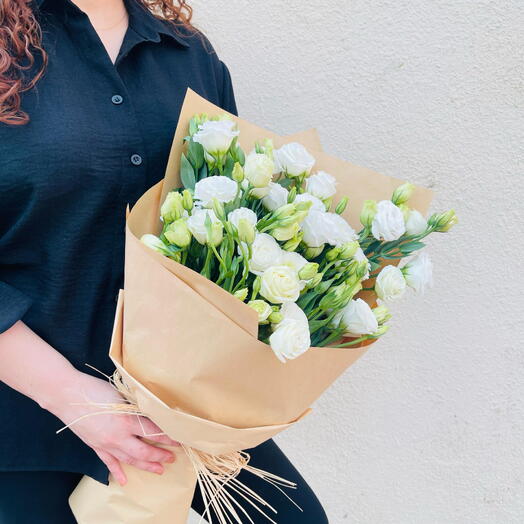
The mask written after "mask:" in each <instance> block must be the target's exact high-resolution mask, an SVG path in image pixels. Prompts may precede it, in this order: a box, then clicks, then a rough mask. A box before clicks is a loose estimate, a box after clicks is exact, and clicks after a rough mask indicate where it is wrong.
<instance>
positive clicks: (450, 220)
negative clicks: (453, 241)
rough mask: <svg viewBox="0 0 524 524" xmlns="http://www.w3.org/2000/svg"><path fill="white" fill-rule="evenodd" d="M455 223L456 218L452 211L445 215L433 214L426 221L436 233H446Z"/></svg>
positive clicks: (456, 221)
mask: <svg viewBox="0 0 524 524" xmlns="http://www.w3.org/2000/svg"><path fill="white" fill-rule="evenodd" d="M457 223H458V218H457V215H456V214H455V211H454V210H453V209H450V210H449V211H446V212H445V213H435V214H434V215H431V217H429V220H428V225H429V226H430V227H431V228H433V229H434V230H435V231H436V232H438V233H447V232H448V231H449V230H450V229H451V228H452V227H453V226H454V225H455V224H457Z"/></svg>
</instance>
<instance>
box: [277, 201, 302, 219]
mask: <svg viewBox="0 0 524 524" xmlns="http://www.w3.org/2000/svg"><path fill="white" fill-rule="evenodd" d="M296 212H297V208H296V206H295V205H294V204H286V205H284V206H282V207H279V208H278V209H277V210H276V211H275V212H274V213H273V216H274V217H275V218H277V219H283V218H287V217H290V216H292V215H294V214H295V213H296Z"/></svg>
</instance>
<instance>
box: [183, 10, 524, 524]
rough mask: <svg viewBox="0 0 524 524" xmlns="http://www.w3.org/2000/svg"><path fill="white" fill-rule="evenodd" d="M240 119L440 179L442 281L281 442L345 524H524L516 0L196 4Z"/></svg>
mask: <svg viewBox="0 0 524 524" xmlns="http://www.w3.org/2000/svg"><path fill="white" fill-rule="evenodd" d="M192 3H193V5H194V7H195V13H196V22H197V23H198V24H199V26H200V27H201V28H202V29H204V30H205V31H206V33H207V34H208V35H209V37H210V38H211V40H212V42H213V43H214V45H215V47H216V48H217V50H218V52H219V54H220V56H221V57H222V59H223V60H224V61H225V62H226V63H227V64H228V65H229V68H230V70H231V73H232V75H233V79H234V83H235V86H236V94H237V99H238V105H239V110H240V114H241V116H242V117H244V118H246V119H250V120H253V121H255V122H257V123H258V124H261V125H263V126H267V127H270V128H272V129H274V130H275V131H277V132H280V133H292V132H295V131H298V130H300V129H303V128H306V127H310V126H315V127H317V128H318V129H319V131H320V133H321V136H322V139H323V144H324V147H325V149H326V150H327V151H329V152H330V153H333V154H335V155H339V156H341V157H343V158H346V159H348V160H350V161H352V162H354V163H356V164H361V165H365V166H368V167H371V168H373V169H375V170H377V171H381V172H384V173H386V174H389V175H394V176H398V177H405V178H407V179H409V180H411V181H413V182H415V183H418V184H421V185H426V186H430V187H432V188H433V189H434V190H435V191H436V193H437V196H436V201H435V205H434V209H435V210H437V209H445V208H447V207H455V208H456V210H457V212H458V214H459V216H460V221H461V223H460V225H459V226H458V227H457V228H456V230H455V231H454V232H453V234H452V235H449V236H444V235H442V236H438V237H437V238H434V240H433V241H432V242H431V246H430V249H431V253H432V256H433V258H434V262H435V266H436V267H435V270H436V271H435V273H436V275H435V280H436V285H435V288H434V289H433V290H431V291H430V292H429V293H428V294H427V295H426V296H425V297H424V298H421V299H413V300H409V301H404V302H403V303H401V304H399V305H398V306H397V307H395V310H397V311H398V313H397V314H396V316H395V325H394V328H393V329H392V332H391V333H390V334H389V335H388V336H387V338H386V339H384V340H382V341H381V342H379V343H378V344H377V345H376V346H375V347H374V348H373V350H372V351H370V352H369V354H368V355H367V356H365V357H364V358H363V360H361V361H360V362H359V363H358V364H357V365H356V366H354V367H353V368H351V369H350V370H349V371H348V373H347V374H346V375H345V376H344V377H343V378H342V379H340V381H339V382H338V383H337V384H336V385H335V386H334V387H333V388H332V389H331V390H330V391H329V392H328V393H327V394H326V395H325V397H324V398H323V399H322V400H321V401H320V402H319V403H318V405H317V406H316V410H315V413H314V414H313V415H312V416H310V418H309V419H307V420H305V421H304V422H303V423H302V424H300V425H299V426H298V427H296V428H295V429H292V430H291V431H289V432H288V433H286V434H285V435H283V436H282V437H281V438H279V439H278V441H279V443H280V444H281V445H282V447H283V448H284V449H285V450H286V452H288V454H289V456H290V457H292V459H293V460H294V461H295V462H296V464H297V465H298V466H299V467H300V469H301V470H302V471H303V473H304V475H305V477H306V478H307V479H308V480H309V481H310V483H311V484H312V486H313V487H314V488H315V490H316V491H317V492H318V495H319V497H320V499H321V500H322V501H323V503H324V504H325V507H326V510H327V513H328V515H329V518H330V522H331V523H334V524H344V523H345V522H347V523H363V524H410V523H413V524H433V523H438V524H466V523H475V524H481V523H482V524H484V523H485V524H498V523H501V524H502V523H503V524H509V523H519V524H520V523H522V522H524V485H523V484H524V475H523V468H524V455H523V450H522V442H523V439H524V409H523V404H522V399H523V397H524V381H523V375H524V344H523V336H524V330H523V327H522V324H523V320H524V315H523V306H524V302H523V299H522V294H523V291H524V289H523V288H524V286H523V279H522V276H521V271H522V269H523V264H522V246H523V240H524V235H523V233H524V226H523V219H524V212H523V205H522V199H523V197H524V189H523V184H524V168H523V167H524V166H523V164H524V150H523V144H524V133H523V113H524V75H523V63H524V56H523V55H524V53H523V48H524V36H523V35H524V32H523V27H524V4H523V2H522V0H491V1H490V0H425V1H423V0H371V1H370V0H325V1H323V2H304V1H303V0H302V1H299V0H287V1H286V2H282V1H280V0H265V1H263V2H245V1H240V0H227V1H223V0H221V1H219V0H194V1H193V2H192Z"/></svg>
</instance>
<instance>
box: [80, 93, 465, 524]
mask: <svg viewBox="0 0 524 524" xmlns="http://www.w3.org/2000/svg"><path fill="white" fill-rule="evenodd" d="M241 143H242V144H243V145H244V146H245V149H244V148H243V147H242V146H241ZM430 201H431V192H430V191H428V190H426V189H424V188H420V187H414V186H412V185H410V184H406V183H401V181H399V180H396V179H393V178H390V177H386V176H384V175H380V174H378V173H375V172H373V171H371V170H368V169H365V168H360V167H357V166H354V165H352V164H349V163H347V162H344V161H342V160H339V159H336V158H334V157H330V156H329V155H326V154H325V153H323V152H322V151H320V146H319V143H318V139H317V136H316V134H315V133H314V132H306V133H302V134H299V135H297V136H294V137H288V138H284V137H280V136H278V135H276V134H274V133H271V132H269V131H267V130H264V129H261V128H259V127H257V126H255V125H253V124H251V123H249V122H246V121H244V120H241V119H239V118H237V117H234V116H232V115H224V113H223V111H222V110H220V109H219V108H218V107H216V106H214V105H213V104H210V103H209V102H207V101H206V100H204V99H203V98H201V97H199V96H198V95H196V94H195V93H194V92H192V91H191V90H188V93H187V95H186V99H185V102H184V105H183V108H182V112H181V116H180V120H179V124H178V126H177V130H176V133H175V137H174V141H173V147H172V152H171V156H170V159H169V163H168V167H167V170H166V176H165V178H164V180H163V181H162V182H160V183H159V184H157V185H156V186H154V187H152V188H151V189H150V190H149V191H148V192H146V193H145V194H144V195H143V196H142V197H141V198H140V200H139V201H138V202H137V204H136V205H135V206H134V207H133V209H132V211H131V212H130V213H129V215H128V219H127V230H126V264H125V291H122V292H121V296H120V300H119V304H118V308H117V315H116V319H115V327H114V333H113V339H112V343H111V348H110V356H111V358H112V359H113V362H114V363H115V366H116V368H117V371H116V373H115V376H114V377H113V381H114V384H115V387H117V388H118V389H119V391H120V392H121V393H122V394H123V396H124V397H125V398H126V399H127V402H126V403H123V404H122V406H121V407H120V408H119V409H121V410H122V411H123V412H127V413H137V414H142V415H145V416H147V417H149V418H151V419H152V420H153V421H154V422H155V423H156V424H157V425H158V426H159V427H160V428H162V430H163V431H164V432H165V433H166V434H168V435H169V436H170V437H171V438H173V439H174V440H177V441H179V442H181V443H182V449H183V450H184V453H178V454H177V456H178V460H177V461H176V462H175V464H173V465H170V466H169V467H168V468H166V471H165V473H164V475H163V477H160V478H159V477H158V476H156V475H153V474H151V473H147V472H143V471H140V470H136V469H129V468H127V470H128V471H127V473H128V479H129V481H128V484H127V485H126V486H124V487H121V486H119V485H118V484H117V483H115V482H114V481H113V480H112V479H110V484H109V486H105V485H102V484H99V483H97V482H95V481H94V480H92V479H90V478H88V477H85V478H84V479H83V480H82V482H81V483H80V484H79V486H78V487H77V489H76V490H75V492H74V493H73V495H72V496H71V499H70V503H71V506H72V508H73V512H74V514H75V517H76V519H77V521H78V522H79V523H80V524H91V523H93V524H94V523H97V524H98V523H100V522H111V523H116V522H125V523H126V524H135V523H136V524H139V523H140V524H147V523H155V524H163V523H166V524H167V523H170V524H172V523H185V522H186V520H187V513H188V511H189V507H190V504H191V499H192V495H193V490H194V489H195V486H197V485H198V486H199V488H200V489H201V491H202V494H203V498H204V500H205V501H206V506H207V512H206V518H207V519H208V520H211V521H212V520H213V518H216V519H217V521H218V522H221V523H225V522H237V523H242V522H251V521H252V520H251V518H250V516H249V513H248V512H247V511H246V509H245V507H246V505H247V506H249V504H251V505H252V506H254V507H255V508H256V509H257V510H258V511H261V512H263V513H264V514H265V515H266V516H267V518H268V520H269V521H271V522H276V521H275V520H273V519H272V518H271V512H272V508H271V501H265V500H262V499H260V497H258V495H257V494H256V493H253V492H252V491H251V490H249V488H248V487H247V486H244V485H243V484H241V483H240V482H239V481H238V478H237V477H238V473H239V472H240V471H241V470H242V469H246V470H248V471H251V472H252V473H253V474H255V475H258V476H261V477H263V478H265V479H266V480H267V481H268V482H271V483H273V484H275V485H276V486H282V485H287V483H286V481H285V479H279V478H276V477H274V476H273V475H271V472H263V471H260V470H256V469H254V468H252V467H251V466H250V465H249V456H248V455H247V454H245V453H244V452H243V451H242V450H244V449H247V448H251V447H254V446H256V445H258V444H260V443H262V442H264V441H265V440H267V439H268V438H271V437H272V436H274V435H276V434H278V433H279V432H281V431H283V430H285V429H286V428H288V427H290V426H291V425H292V424H294V423H296V422H298V421H300V420H301V419H302V418H303V417H304V416H306V415H307V414H308V413H309V411H310V406H311V404H312V403H313V402H314V401H315V400H316V399H317V398H318V397H319V396H320V395H321V394H322V392H323V391H324V390H325V389H326V388H328V387H329V386H330V385H331V384H332V383H333V382H334V381H335V380H336V379H337V377H339V376H340V375H341V374H342V373H343V372H344V371H345V370H346V369H347V368H348V367H349V366H351V365H352V364H354V363H355V362H356V360H358V358H360V357H361V356H362V355H363V354H364V353H365V352H366V350H367V348H368V347H369V345H370V344H372V343H373V342H375V341H376V340H377V339H378V338H379V337H381V336H382V335H383V334H384V333H385V332H386V330H387V326H388V320H389V318H390V314H389V311H388V310H387V306H386V305H385V303H386V302H387V301H388V300H392V299H395V298H398V297H400V296H401V295H403V294H404V293H405V291H406V288H407V287H411V288H413V289H415V290H416V291H422V290H423V289H424V287H425V286H427V285H428V284H430V282H431V263H430V261H429V258H428V257H427V256H426V255H425V252H424V251H422V252H420V253H419V254H418V255H416V256H415V257H413V258H412V259H411V260H410V261H409V262H408V263H407V264H404V265H403V266H402V267H399V262H400V261H401V259H402V258H404V257H406V256H409V255H412V254H413V253H415V252H416V251H419V250H420V249H422V248H423V247H424V243H423V242H422V240H423V239H424V238H425V237H426V236H428V235H429V234H431V233H432V232H444V231H448V230H449V229H450V228H451V227H452V226H453V224H454V223H455V222H456V217H455V214H454V213H453V212H452V211H449V212H446V213H441V214H435V215H432V216H431V217H429V219H427V220H426V218H424V214H425V213H426V212H427V209H428V207H429V204H430ZM359 222H360V226H359V225H358V224H359ZM108 409H111V410H114V409H116V407H115V406H114V405H111V406H109V407H108ZM275 518H276V519H278V515H277V516H276V517H275Z"/></svg>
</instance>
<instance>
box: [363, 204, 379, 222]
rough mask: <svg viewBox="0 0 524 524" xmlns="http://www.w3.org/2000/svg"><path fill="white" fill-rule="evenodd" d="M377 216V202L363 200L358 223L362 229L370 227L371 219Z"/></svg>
mask: <svg viewBox="0 0 524 524" xmlns="http://www.w3.org/2000/svg"><path fill="white" fill-rule="evenodd" d="M376 214H377V201H376V200H365V201H364V205H363V206H362V211H361V213H360V223H361V224H362V225H363V226H364V227H371V224H373V219H374V218H375V215H376Z"/></svg>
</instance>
